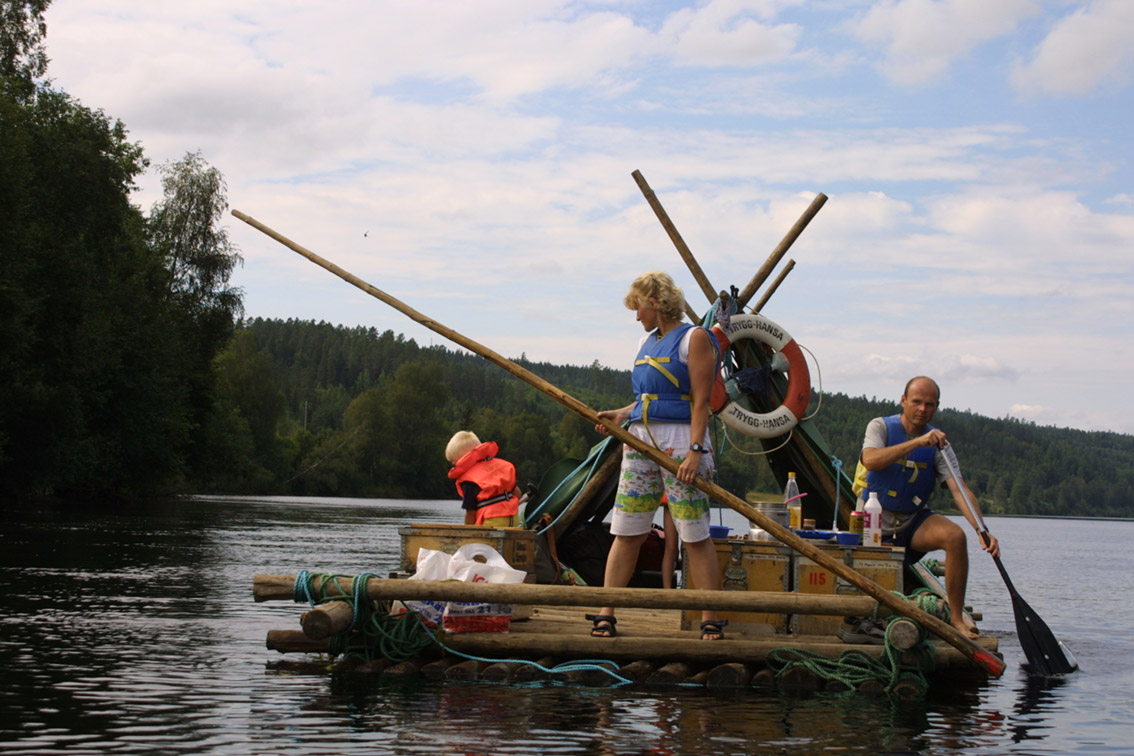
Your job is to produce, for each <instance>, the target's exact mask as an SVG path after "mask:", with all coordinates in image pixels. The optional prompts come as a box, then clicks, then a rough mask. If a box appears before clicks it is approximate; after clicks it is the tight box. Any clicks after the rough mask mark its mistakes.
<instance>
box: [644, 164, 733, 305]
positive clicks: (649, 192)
mask: <svg viewBox="0 0 1134 756" xmlns="http://www.w3.org/2000/svg"><path fill="white" fill-rule="evenodd" d="M630 175H631V176H633V177H634V181H636V182H637V183H638V188H639V189H641V190H642V195H643V196H644V197H645V198H646V202H648V203H650V207H652V208H653V209H654V215H656V216H658V220H659V221H661V224H662V228H664V229H665V232H666V233H667V234H669V239H670V241H672V242H673V246H675V247H677V252H678V254H680V255H681V259H683V260H685V265H686V266H688V268H689V272H690V273H692V274H693V280H694V281H696V282H697V285H698V286H700V287H701V291H702V292H703V293H704V294H705V298H706V299H708V300H709V301H710V302H712V301H713V300H714V299H715V298H716V296H717V293H716V291H715V290H714V289H713V287H712V285H711V284H710V283H709V279H708V277H707V276H706V275H705V271H703V270H701V266H700V264H699V263H698V262H697V258H695V257H693V252H692V250H690V249H689V245H688V244H686V243H685V240H684V239H682V238H681V234H680V233H678V231H677V226H675V225H673V221H671V220H670V219H669V215H668V214H667V213H666V211H665V208H664V207H662V204H661V202H659V201H658V198H657V195H655V194H654V190H653V189H651V188H650V185H649V184H647V183H646V179H645V177H643V176H642V172H641V171H634V172H633V173H631V174H630ZM686 307H688V305H686ZM699 320H700V318H699V317H697V318H693V322H694V323H696V322H697V321H699Z"/></svg>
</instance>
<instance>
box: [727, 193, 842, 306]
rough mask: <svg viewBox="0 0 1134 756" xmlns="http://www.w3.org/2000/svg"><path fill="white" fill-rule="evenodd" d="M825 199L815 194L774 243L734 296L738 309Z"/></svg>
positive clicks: (765, 277)
mask: <svg viewBox="0 0 1134 756" xmlns="http://www.w3.org/2000/svg"><path fill="white" fill-rule="evenodd" d="M826 201H827V195H826V194H822V193H820V194H817V195H815V199H813V200H811V204H810V205H808V206H807V209H806V210H804V211H803V215H801V216H799V220H797V221H796V222H795V225H794V226H792V227H791V229H790V230H789V231H788V232H787V234H785V235H784V238H783V239H781V240H780V243H779V244H777V245H776V248H775V249H773V250H772V253H771V254H770V255H768V259H767V260H765V261H764V264H763V265H761V266H760V269H759V270H758V271H756V275H754V276H752V280H751V281H749V282H748V285H747V286H745V287H744V291H742V292H740V296H738V297H737V298H736V303H737V307H738V308H739V309H742V310H743V309H744V306H745V305H746V304H748V300H750V299H752V295H754V294H755V293H756V290H757V289H759V288H760V286H761V285H763V283H764V281H765V280H766V279H767V278H768V276H770V275H771V274H772V271H773V270H774V269H775V267H776V265H778V264H779V262H780V259H781V258H782V257H783V256H784V255H786V254H787V251H788V250H789V249H791V245H792V244H794V243H795V240H796V239H798V238H799V235H800V234H802V233H803V229H805V228H807V224H808V223H810V222H811V219H812V218H814V217H815V214H816V213H818V212H819V208H821V207H823V203H824V202H826Z"/></svg>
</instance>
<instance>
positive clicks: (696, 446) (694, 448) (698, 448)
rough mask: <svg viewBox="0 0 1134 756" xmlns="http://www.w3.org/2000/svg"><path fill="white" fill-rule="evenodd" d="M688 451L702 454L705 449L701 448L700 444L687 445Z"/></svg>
mask: <svg viewBox="0 0 1134 756" xmlns="http://www.w3.org/2000/svg"><path fill="white" fill-rule="evenodd" d="M689 451H695V452H701V453H704V451H705V447H703V446H701V445H700V444H689Z"/></svg>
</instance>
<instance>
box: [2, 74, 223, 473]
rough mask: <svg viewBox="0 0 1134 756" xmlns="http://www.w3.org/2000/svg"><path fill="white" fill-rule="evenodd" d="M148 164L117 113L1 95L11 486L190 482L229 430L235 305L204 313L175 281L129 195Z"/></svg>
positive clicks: (5, 451)
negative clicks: (197, 455)
mask: <svg viewBox="0 0 1134 756" xmlns="http://www.w3.org/2000/svg"><path fill="white" fill-rule="evenodd" d="M145 167H146V161H145V159H144V157H143V155H142V150H141V148H140V147H139V146H138V145H136V144H134V143H131V142H130V141H129V140H128V139H127V133H126V129H125V127H124V126H123V125H122V124H121V123H120V122H117V121H113V120H111V119H110V118H108V117H107V116H105V115H104V114H102V113H101V112H97V111H92V110H90V109H88V108H85V107H83V106H82V105H80V104H79V103H78V102H76V101H75V100H73V99H72V98H70V97H69V96H67V95H66V94H64V93H61V92H55V91H51V90H47V89H41V90H39V91H36V92H35V93H34V96H29V97H20V96H15V95H14V94H13V93H12V92H11V91H10V90H9V89H8V88H5V89H4V90H3V92H0V213H2V216H0V258H2V259H0V262H2V265H0V385H4V386H5V391H4V392H3V393H2V394H0V429H2V430H0V490H2V491H4V492H19V493H29V492H40V493H46V492H56V493H64V492H76V493H83V494H87V495H89V494H108V495H109V494H115V495H123V494H125V495H136V494H142V493H155V492H166V491H171V490H176V489H178V488H179V487H180V486H181V485H183V480H184V476H185V474H186V472H187V470H188V468H189V467H191V466H194V453H193V452H194V449H197V448H199V445H200V442H201V437H200V433H201V429H203V428H205V427H210V426H212V427H213V429H214V430H216V425H215V424H212V423H210V422H209V421H208V419H207V413H208V412H209V411H211V409H212V407H213V397H212V386H213V378H212V374H211V367H210V366H211V362H212V359H213V357H214V355H215V353H216V350H217V349H218V348H219V347H220V345H222V344H223V343H225V342H227V340H228V338H229V335H230V333H231V328H232V318H231V314H227V315H226V314H225V313H224V312H221V313H220V314H219V316H218V315H217V313H216V312H214V313H213V314H212V315H211V316H210V317H208V318H202V317H200V311H199V309H194V308H193V307H192V306H190V304H188V303H187V302H186V300H185V298H184V297H182V296H180V292H178V291H174V290H173V289H171V286H170V280H171V275H170V267H169V259H168V257H167V256H166V254H165V253H164V251H159V250H155V249H154V248H153V247H151V246H150V245H149V244H147V239H148V238H150V235H149V231H150V228H151V227H150V226H149V225H148V224H147V222H146V219H145V218H143V216H142V215H141V213H140V212H139V211H138V209H137V208H136V207H134V206H133V205H132V204H131V203H130V199H129V193H130V191H131V189H133V187H134V180H135V177H136V176H137V175H138V174H139V173H140V172H141V171H142V170H144V168H145ZM225 317H227V318H228V322H227V325H225V324H224V322H223V320H224V318H225ZM218 420H219V419H218Z"/></svg>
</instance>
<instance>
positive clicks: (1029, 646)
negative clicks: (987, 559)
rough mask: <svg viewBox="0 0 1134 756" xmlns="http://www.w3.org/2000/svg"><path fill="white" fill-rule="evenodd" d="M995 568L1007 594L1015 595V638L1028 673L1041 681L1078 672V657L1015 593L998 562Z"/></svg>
mask: <svg viewBox="0 0 1134 756" xmlns="http://www.w3.org/2000/svg"><path fill="white" fill-rule="evenodd" d="M996 566H997V567H999V568H1000V573H1001V575H1002V576H1003V577H1004V582H1005V584H1006V585H1007V586H1008V592H1009V593H1010V594H1011V595H1012V611H1013V612H1014V613H1015V615H1016V634H1017V635H1019V636H1020V647H1021V648H1022V649H1023V650H1024V656H1025V657H1027V660H1028V668H1029V671H1030V672H1032V673H1033V674H1035V675H1038V676H1040V677H1054V676H1056V675H1067V674H1070V673H1072V672H1074V671H1075V670H1077V669H1078V668H1079V663H1078V662H1077V661H1075V656H1074V655H1073V654H1072V653H1071V651H1070V650H1069V649H1068V648H1067V647H1066V646H1064V645H1063V643H1062V641H1060V640H1059V639H1058V638H1056V637H1055V633H1053V632H1051V628H1049V627H1048V626H1047V623H1046V622H1044V621H1043V620H1042V619H1041V618H1040V616H1039V615H1038V614H1036V613H1035V611H1034V610H1033V609H1032V608H1031V607H1030V606H1028V602H1026V601H1024V599H1023V597H1022V596H1021V595H1020V594H1019V593H1017V592H1016V589H1015V587H1014V586H1013V585H1012V582H1011V581H1010V580H1009V579H1008V574H1007V572H1005V570H1004V567H1003V565H1001V564H1000V560H999V559H997V560H996Z"/></svg>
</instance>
